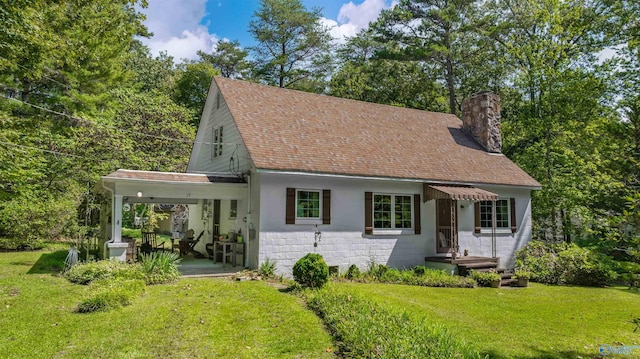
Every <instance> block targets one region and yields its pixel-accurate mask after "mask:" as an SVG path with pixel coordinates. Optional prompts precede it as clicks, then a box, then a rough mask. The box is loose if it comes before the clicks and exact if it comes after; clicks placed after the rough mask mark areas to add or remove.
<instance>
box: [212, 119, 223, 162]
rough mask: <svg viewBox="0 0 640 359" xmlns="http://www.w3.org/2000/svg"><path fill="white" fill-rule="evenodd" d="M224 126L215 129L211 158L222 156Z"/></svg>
mask: <svg viewBox="0 0 640 359" xmlns="http://www.w3.org/2000/svg"><path fill="white" fill-rule="evenodd" d="M223 141H224V140H223V138H222V126H220V127H216V128H214V129H213V144H212V145H211V157H212V158H216V157H220V156H222V142H223Z"/></svg>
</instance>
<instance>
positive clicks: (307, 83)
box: [249, 0, 331, 89]
mask: <svg viewBox="0 0 640 359" xmlns="http://www.w3.org/2000/svg"><path fill="white" fill-rule="evenodd" d="M253 16H254V19H253V20H251V22H250V24H249V32H250V33H251V34H252V35H253V37H254V38H255V39H256V41H257V43H258V44H257V45H256V46H255V47H253V48H251V50H252V51H253V53H254V55H255V58H256V59H257V61H256V68H255V74H254V76H255V77H256V78H257V79H258V80H260V81H263V82H265V83H267V84H270V85H276V86H279V87H287V88H298V89H300V88H302V89H304V88H315V89H318V88H322V87H323V86H322V85H320V86H318V85H317V83H323V82H325V80H326V77H327V76H328V75H329V72H330V68H331V62H330V55H329V53H328V50H329V44H330V43H329V41H330V39H331V36H330V35H329V33H328V31H327V29H326V28H325V27H324V26H322V24H320V22H319V20H320V9H313V10H312V11H307V10H306V9H305V7H304V6H303V5H302V2H301V1H300V0H261V1H260V8H259V9H258V10H257V11H256V12H255V13H254V15H253Z"/></svg>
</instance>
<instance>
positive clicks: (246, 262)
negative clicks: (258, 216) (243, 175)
mask: <svg viewBox="0 0 640 359" xmlns="http://www.w3.org/2000/svg"><path fill="white" fill-rule="evenodd" d="M247 188H248V191H249V195H248V196H247V222H246V223H245V225H246V227H247V228H245V230H246V232H244V233H245V236H246V238H247V239H246V240H245V243H246V248H245V254H244V266H245V267H249V253H251V251H250V250H249V246H250V243H251V227H253V225H252V224H251V175H250V174H248V175H247Z"/></svg>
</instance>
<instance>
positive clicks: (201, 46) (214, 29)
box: [142, 0, 394, 60]
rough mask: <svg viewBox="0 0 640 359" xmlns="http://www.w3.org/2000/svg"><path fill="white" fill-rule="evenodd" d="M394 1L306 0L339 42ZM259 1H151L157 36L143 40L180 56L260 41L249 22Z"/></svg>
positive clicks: (192, 56)
mask: <svg viewBox="0 0 640 359" xmlns="http://www.w3.org/2000/svg"><path fill="white" fill-rule="evenodd" d="M393 1H394V0H351V1H346V0H325V1H322V0H302V3H303V4H304V5H305V6H306V7H307V9H311V8H312V7H321V8H322V16H323V17H322V19H321V21H322V22H323V23H324V24H325V25H327V26H329V27H330V28H331V35H332V36H333V37H334V38H335V39H336V41H338V42H342V41H344V38H345V37H348V36H353V35H355V34H356V33H357V32H358V31H360V30H361V29H362V28H365V27H367V25H368V23H369V21H372V20H375V19H376V18H377V16H378V15H379V14H380V11H382V10H383V9H386V8H389V7H390V6H392V4H393V3H394V2H393ZM258 5H259V1H258V0H150V1H149V7H148V8H147V9H143V10H142V12H143V13H144V14H145V15H146V16H147V20H146V21H145V25H146V26H147V27H148V28H149V30H150V31H151V32H153V33H154V36H153V37H152V38H150V39H143V42H144V43H145V44H146V45H147V46H149V48H150V49H151V52H152V54H154V55H157V54H158V53H159V52H160V51H167V52H168V53H169V55H172V56H173V57H174V58H176V60H180V59H183V58H187V59H195V58H197V55H196V53H197V51H198V50H203V51H206V52H210V51H211V50H212V49H213V48H215V44H216V43H217V42H218V41H220V40H222V41H225V40H238V41H240V45H241V46H243V47H247V46H252V45H254V41H253V38H252V37H251V35H250V34H249V33H248V29H249V22H250V21H251V18H252V16H253V13H254V12H255V11H256V10H257V9H258Z"/></svg>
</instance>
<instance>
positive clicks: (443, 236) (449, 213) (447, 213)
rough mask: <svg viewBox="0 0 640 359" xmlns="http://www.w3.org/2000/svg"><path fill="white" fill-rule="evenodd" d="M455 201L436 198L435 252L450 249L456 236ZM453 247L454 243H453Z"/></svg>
mask: <svg viewBox="0 0 640 359" xmlns="http://www.w3.org/2000/svg"><path fill="white" fill-rule="evenodd" d="M457 207H458V206H457V204H456V201H452V200H450V199H438V200H436V252H437V253H447V252H450V251H451V243H455V240H456V239H457V237H458V228H457V225H456V219H457V215H458V213H457ZM454 247H455V245H454Z"/></svg>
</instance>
